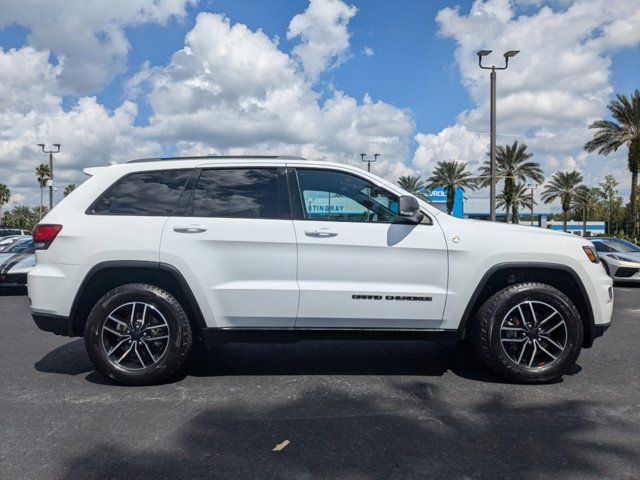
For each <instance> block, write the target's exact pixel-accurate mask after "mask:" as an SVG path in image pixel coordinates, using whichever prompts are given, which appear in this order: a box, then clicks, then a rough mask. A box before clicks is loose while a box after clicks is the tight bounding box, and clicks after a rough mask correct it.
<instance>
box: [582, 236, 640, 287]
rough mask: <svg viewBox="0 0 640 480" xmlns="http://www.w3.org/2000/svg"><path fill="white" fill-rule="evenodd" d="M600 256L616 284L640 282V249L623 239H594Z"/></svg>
mask: <svg viewBox="0 0 640 480" xmlns="http://www.w3.org/2000/svg"><path fill="white" fill-rule="evenodd" d="M591 241H592V242H593V245H594V246H595V247H596V250H597V252H598V256H599V257H600V261H601V262H602V265H604V268H605V270H606V271H607V273H608V274H609V275H610V276H611V277H612V278H613V279H614V280H615V281H616V282H640V247H638V246H637V245H635V244H633V243H631V242H628V241H626V240H623V239H621V238H604V237H599V238H593V239H592V240H591Z"/></svg>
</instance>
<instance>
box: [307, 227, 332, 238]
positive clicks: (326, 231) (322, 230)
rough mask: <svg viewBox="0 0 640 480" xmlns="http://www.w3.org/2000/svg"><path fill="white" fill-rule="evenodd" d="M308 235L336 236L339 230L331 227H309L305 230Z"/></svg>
mask: <svg viewBox="0 0 640 480" xmlns="http://www.w3.org/2000/svg"><path fill="white" fill-rule="evenodd" d="M304 233H305V235H306V236H308V237H335V236H336V235H338V231H337V230H334V229H333V228H329V227H319V228H308V229H306V230H305V231H304Z"/></svg>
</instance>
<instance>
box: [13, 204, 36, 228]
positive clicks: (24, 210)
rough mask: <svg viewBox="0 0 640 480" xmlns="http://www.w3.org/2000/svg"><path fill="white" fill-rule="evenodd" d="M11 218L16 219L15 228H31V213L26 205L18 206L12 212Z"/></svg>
mask: <svg viewBox="0 0 640 480" xmlns="http://www.w3.org/2000/svg"><path fill="white" fill-rule="evenodd" d="M11 216H12V217H13V219H14V222H15V226H16V227H18V228H25V229H26V228H29V223H30V219H31V211H30V210H29V207H26V206H24V205H16V206H15V207H13V209H12V210H11Z"/></svg>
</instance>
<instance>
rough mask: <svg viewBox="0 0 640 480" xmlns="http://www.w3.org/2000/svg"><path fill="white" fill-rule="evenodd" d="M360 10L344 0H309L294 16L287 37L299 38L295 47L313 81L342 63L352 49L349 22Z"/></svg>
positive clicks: (296, 54)
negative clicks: (303, 9)
mask: <svg viewBox="0 0 640 480" xmlns="http://www.w3.org/2000/svg"><path fill="white" fill-rule="evenodd" d="M357 11H358V9H357V8H356V7H355V6H353V5H347V4H346V3H344V2H342V1H341V0H310V2H309V6H308V7H307V9H306V10H305V11H304V12H303V13H300V14H298V15H296V16H295V17H293V18H292V19H291V23H289V30H288V31H287V38H288V39H289V40H291V39H299V40H300V43H299V44H298V45H296V46H295V47H294V49H293V54H294V56H295V57H297V58H298V59H299V60H300V62H301V63H302V66H303V68H304V71H305V73H306V74H307V76H308V78H310V79H311V80H316V79H317V78H318V76H319V75H320V74H321V73H322V72H323V71H325V70H326V69H327V68H330V67H336V66H338V65H339V64H340V63H342V62H343V61H344V60H345V58H346V56H347V53H348V50H349V31H348V29H347V27H348V25H349V21H350V20H351V18H352V17H353V16H354V15H355V14H356V12H357Z"/></svg>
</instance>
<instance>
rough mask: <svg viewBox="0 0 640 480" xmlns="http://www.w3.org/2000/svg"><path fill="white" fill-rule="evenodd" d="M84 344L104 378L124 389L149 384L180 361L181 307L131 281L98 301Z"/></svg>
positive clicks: (185, 330) (186, 328) (184, 342)
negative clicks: (123, 385)
mask: <svg viewBox="0 0 640 480" xmlns="http://www.w3.org/2000/svg"><path fill="white" fill-rule="evenodd" d="M85 344H86V347H87V352H88V354H89V358H90V359H91V361H92V362H93V364H94V365H95V366H96V368H97V369H98V370H99V371H100V372H102V373H103V374H104V375H106V376H108V377H110V378H112V379H114V380H116V381H117V382H119V383H123V384H127V385H150V384H155V383H159V382H162V381H163V380H166V379H167V378H169V377H170V376H171V375H173V374H174V373H176V372H177V371H178V369H179V368H180V367H181V366H182V365H183V364H184V363H185V361H186V360H187V358H188V356H189V353H190V352H191V346H192V334H191V327H190V325H189V320H188V318H187V315H186V314H185V312H184V309H183V308H182V306H181V305H180V303H179V302H178V301H177V300H176V299H175V298H174V297H173V296H172V295H171V294H169V293H168V292H166V291H165V290H162V289H161V288H158V287H155V286H152V285H146V284H137V283H136V284H129V285H123V286H120V287H117V288H114V289H113V290H111V291H109V292H107V293H106V294H105V295H104V296H103V297H102V298H100V300H98V302H97V303H96V304H95V305H94V307H93V309H92V310H91V313H90V314H89V318H88V319H87V326H86V329H85Z"/></svg>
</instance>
